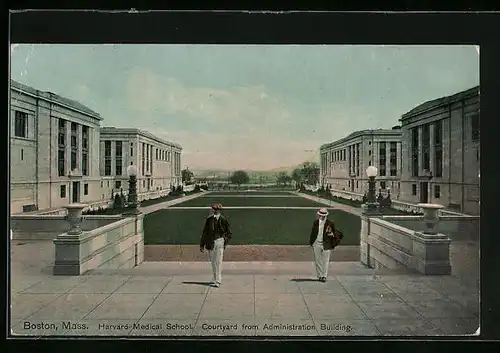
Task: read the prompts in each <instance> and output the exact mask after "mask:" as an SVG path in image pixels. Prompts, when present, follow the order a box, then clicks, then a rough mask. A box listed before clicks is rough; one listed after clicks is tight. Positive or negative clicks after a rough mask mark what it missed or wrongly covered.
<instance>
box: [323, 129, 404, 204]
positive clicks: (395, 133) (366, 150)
mask: <svg viewBox="0 0 500 353" xmlns="http://www.w3.org/2000/svg"><path fill="white" fill-rule="evenodd" d="M320 154H321V162H320V169H321V184H322V185H323V186H325V187H326V186H327V185H328V186H329V187H330V189H333V190H342V191H347V192H352V193H361V194H363V193H364V192H365V191H366V190H367V188H368V177H367V176H366V172H365V171H366V168H368V166H370V165H373V166H375V167H377V168H378V170H379V176H377V179H376V180H377V189H378V188H383V189H390V190H391V193H392V194H393V195H395V196H396V195H397V194H399V187H400V185H399V178H400V176H401V131H400V130H399V128H397V127H396V128H394V129H392V130H385V129H379V130H363V131H356V132H353V133H352V134H350V135H348V136H347V137H345V138H343V139H341V140H337V141H334V142H332V143H328V144H325V145H323V146H321V148H320Z"/></svg>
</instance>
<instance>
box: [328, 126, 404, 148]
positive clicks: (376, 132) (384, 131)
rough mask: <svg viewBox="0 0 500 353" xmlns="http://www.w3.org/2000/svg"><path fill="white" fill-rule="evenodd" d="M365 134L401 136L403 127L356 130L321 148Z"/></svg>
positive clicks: (372, 135)
mask: <svg viewBox="0 0 500 353" xmlns="http://www.w3.org/2000/svg"><path fill="white" fill-rule="evenodd" d="M365 136H370V137H378V136H380V137H383V136H391V137H398V136H399V137H400V136H401V129H391V130H389V129H377V130H359V131H355V132H353V133H351V134H349V135H347V136H346V137H344V138H342V139H340V140H337V141H333V142H330V143H326V144H324V145H322V146H321V147H320V150H324V149H329V148H332V147H336V146H339V145H342V144H344V143H346V142H349V141H351V140H354V139H357V138H360V137H365Z"/></svg>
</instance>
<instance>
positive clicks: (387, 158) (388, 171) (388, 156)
mask: <svg viewBox="0 0 500 353" xmlns="http://www.w3.org/2000/svg"><path fill="white" fill-rule="evenodd" d="M385 170H386V172H385V173H386V174H385V175H387V176H389V177H390V176H391V141H387V142H385ZM387 187H389V185H387Z"/></svg>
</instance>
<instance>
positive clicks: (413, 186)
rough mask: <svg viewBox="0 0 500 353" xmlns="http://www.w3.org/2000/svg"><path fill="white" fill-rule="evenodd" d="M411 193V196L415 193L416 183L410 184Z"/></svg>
mask: <svg viewBox="0 0 500 353" xmlns="http://www.w3.org/2000/svg"><path fill="white" fill-rule="evenodd" d="M411 194H412V195H413V196H415V195H417V184H412V185H411Z"/></svg>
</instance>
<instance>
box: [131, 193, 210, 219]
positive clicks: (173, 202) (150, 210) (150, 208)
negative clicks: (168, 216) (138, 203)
mask: <svg viewBox="0 0 500 353" xmlns="http://www.w3.org/2000/svg"><path fill="white" fill-rule="evenodd" d="M204 194H205V192H199V193H196V194H192V195H188V196H184V197H179V198H177V199H173V200H169V201H165V202H160V203H157V204H154V205H150V206H146V207H141V212H142V213H144V214H148V213H153V212H156V211H158V210H162V209H164V208H167V207H170V206H173V205H177V204H179V203H182V202H185V201H189V200H192V199H196V198H198V197H201V196H203V195H204Z"/></svg>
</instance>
